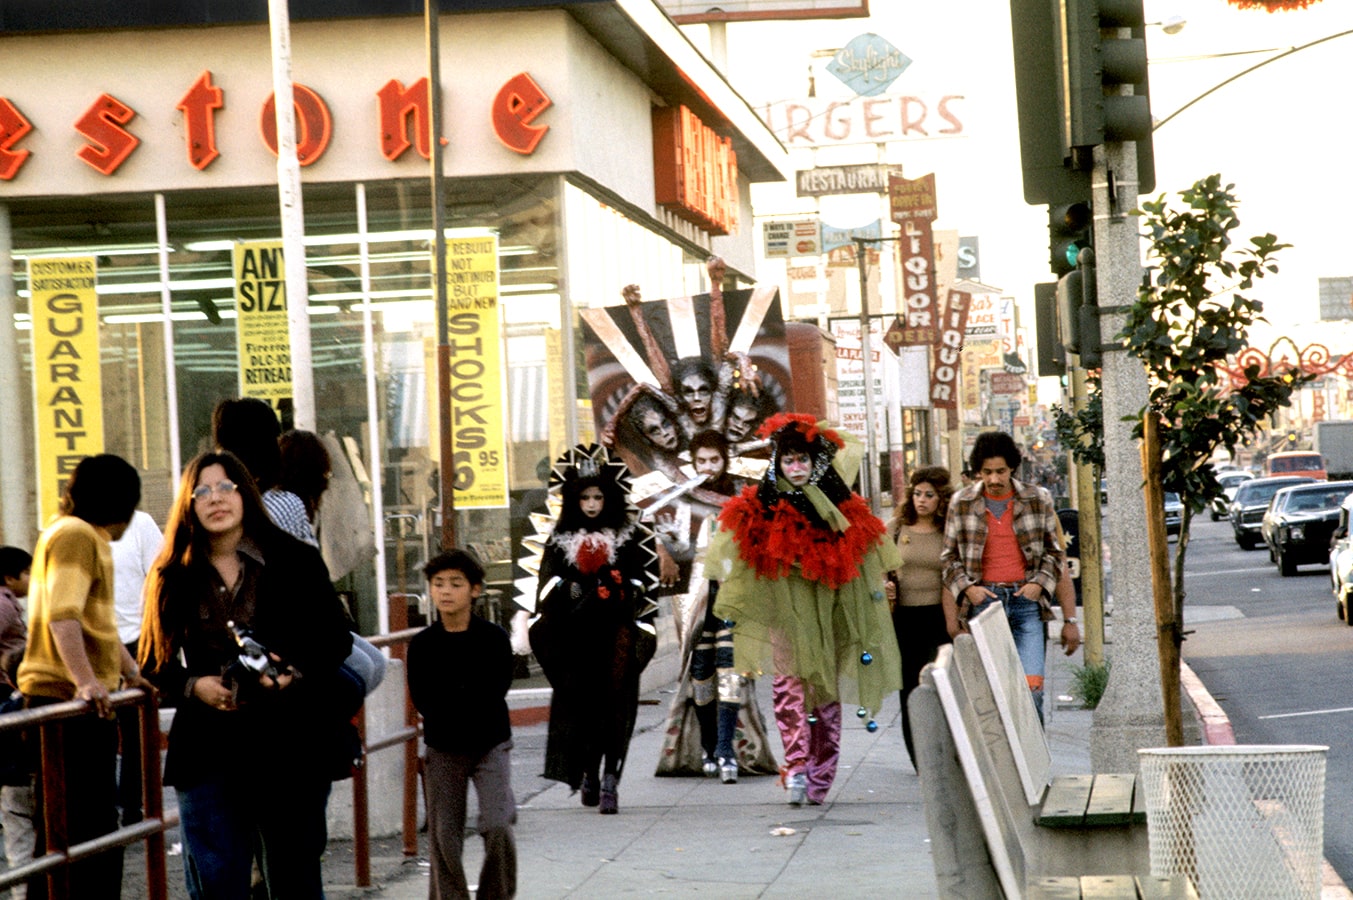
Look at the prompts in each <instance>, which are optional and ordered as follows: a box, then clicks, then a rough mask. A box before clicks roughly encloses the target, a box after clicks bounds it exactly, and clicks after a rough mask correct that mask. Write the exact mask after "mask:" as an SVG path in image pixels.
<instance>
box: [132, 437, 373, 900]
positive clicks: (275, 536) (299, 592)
mask: <svg viewBox="0 0 1353 900" xmlns="http://www.w3.org/2000/svg"><path fill="white" fill-rule="evenodd" d="M249 638H252V640H253V642H255V643H256V644H257V645H259V646H261V648H263V650H262V655H259V654H258V652H256V653H255V655H254V657H253V659H252V660H250V661H251V662H252V663H253V665H252V666H250V665H245V664H244V663H245V661H246V659H247V658H248V653H245V652H242V650H243V647H244V645H245V644H247V643H249V640H248V639H249ZM351 647H352V639H351V636H350V635H349V633H348V629H347V625H346V622H345V620H344V617H343V612H342V608H341V606H340V604H339V601H338V597H337V595H336V594H335V592H334V589H333V585H332V584H331V583H330V581H329V575H328V571H327V570H326V569H325V566H324V562H323V560H322V559H321V558H320V555H319V552H318V551H317V550H316V549H315V548H313V547H310V546H308V545H306V544H304V543H302V542H301V541H298V540H296V539H295V538H293V537H291V536H290V535H287V534H286V533H284V532H283V531H281V530H280V529H279V528H278V527H277V526H276V525H274V524H273V523H272V521H271V520H270V519H269V517H268V513H267V512H266V510H265V509H264V507H263V503H262V500H261V499H260V498H259V494H258V490H257V488H256V487H254V482H253V479H252V478H250V477H249V473H248V472H247V470H246V469H245V468H244V465H243V463H241V462H240V461H239V459H238V458H236V457H235V456H233V455H232V454H230V453H225V452H215V453H204V454H202V455H200V456H198V457H197V458H196V459H194V460H193V461H192V462H191V463H189V464H188V467H187V469H186V470H185V471H184V473H183V481H182V484H181V486H180V488H179V493H178V497H177V499H176V500H175V502H174V506H173V508H172V510H171V511H170V514H169V520H168V523H167V525H166V527H165V543H164V548H163V549H162V550H161V552H160V556H159V558H158V559H157V560H156V561H155V565H154V566H153V568H152V571H151V574H150V577H149V578H148V579H147V582H146V609H145V615H144V618H143V624H142V632H141V644H140V657H141V664H142V667H143V669H144V671H145V672H146V674H147V675H148V676H150V677H151V679H152V680H153V681H154V682H155V683H156V685H157V686H158V687H159V689H160V691H161V692H162V694H163V695H164V696H166V697H167V698H172V699H173V702H175V703H176V705H177V710H176V712H175V716H174V724H173V726H172V727H171V729H170V732H169V749H168V755H167V757H166V760H165V774H164V781H165V784H168V785H172V786H173V787H174V789H175V790H176V791H177V793H178V805H179V814H180V817H181V821H182V827H183V839H184V872H185V877H186V880H187V883H188V893H189V895H190V896H191V897H193V898H194V900H202V898H211V897H248V896H249V890H250V889H249V882H250V872H251V860H252V858H253V855H254V852H255V849H256V848H257V850H258V855H259V859H260V868H261V871H262V875H263V882H264V886H265V889H266V895H267V896H268V897H288V898H290V897H297V898H322V897H323V883H322V879H321V875H320V857H321V855H322V854H323V853H324V847H325V843H326V841H327V832H326V826H325V815H324V808H325V801H326V800H327V798H328V795H329V785H330V775H331V769H330V768H329V767H327V766H326V765H324V763H323V762H322V760H325V759H327V758H328V756H329V755H332V754H331V752H330V751H332V750H333V748H334V746H335V743H336V742H337V741H338V740H339V738H338V737H337V735H336V734H335V726H336V723H337V722H338V721H339V718H338V716H337V715H336V714H335V712H334V706H335V704H336V703H338V702H339V699H338V698H339V697H340V696H341V695H340V692H339V691H338V689H337V681H336V676H337V672H338V668H339V665H340V664H341V663H342V662H343V659H344V657H345V656H347V654H348V652H349V650H350V649H351ZM317 761H318V762H317Z"/></svg>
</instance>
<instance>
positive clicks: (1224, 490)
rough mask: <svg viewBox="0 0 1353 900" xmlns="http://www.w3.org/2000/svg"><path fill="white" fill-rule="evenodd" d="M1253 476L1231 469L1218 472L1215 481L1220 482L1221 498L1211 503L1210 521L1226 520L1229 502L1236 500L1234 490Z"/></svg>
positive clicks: (1229, 506) (1240, 470)
mask: <svg viewBox="0 0 1353 900" xmlns="http://www.w3.org/2000/svg"><path fill="white" fill-rule="evenodd" d="M1253 477H1254V476H1253V475H1251V474H1250V473H1249V472H1246V471H1244V470H1242V469H1231V470H1230V471H1227V472H1218V473H1217V481H1219V482H1221V496H1220V497H1217V498H1216V499H1214V500H1213V501H1212V509H1211V510H1210V515H1211V516H1212V521H1214V522H1220V521H1221V520H1222V519H1224V518H1226V516H1227V514H1228V513H1229V511H1230V508H1231V501H1232V500H1234V499H1236V488H1238V487H1240V486H1241V485H1242V484H1244V483H1245V482H1247V481H1249V480H1250V479H1252V478H1253Z"/></svg>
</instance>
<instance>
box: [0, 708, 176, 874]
mask: <svg viewBox="0 0 1353 900" xmlns="http://www.w3.org/2000/svg"><path fill="white" fill-rule="evenodd" d="M110 703H111V705H112V707H113V708H114V709H117V708H119V707H123V706H133V705H135V706H138V707H139V713H140V715H139V718H140V721H141V784H142V790H143V791H144V798H143V799H144V803H145V818H144V819H142V820H141V821H140V822H137V823H136V824H134V825H126V826H123V827H121V828H117V829H114V830H113V831H110V832H109V833H107V834H105V835H100V836H99V837H96V838H93V839H92V840H88V841H85V842H83V843H80V844H76V845H74V846H70V845H68V844H67V843H66V803H65V798H66V793H65V785H66V773H65V766H64V765H63V763H62V754H61V745H62V740H63V736H64V730H65V729H64V728H63V727H62V723H64V722H65V721H68V720H70V719H75V718H79V717H80V716H85V715H93V714H94V705H93V704H92V703H90V702H89V701H87V700H70V701H67V702H65V703H53V704H51V705H48V706H43V707H40V708H37V709H25V710H20V711H18V712H12V713H5V714H3V715H0V734H3V733H4V732H7V731H15V730H18V729H32V728H36V729H38V732H39V735H40V739H41V747H42V752H41V772H40V776H39V777H41V779H42V796H43V810H42V827H43V835H44V839H45V846H46V848H47V852H46V853H45V854H44V855H43V856H40V857H38V858H37V859H34V860H32V861H30V862H28V863H25V864H24V865H22V866H16V867H14V868H11V869H9V870H7V871H4V872H0V891H3V890H6V889H8V888H11V887H13V886H14V885H16V884H21V883H23V882H26V881H28V880H29V879H31V878H34V877H36V876H39V875H46V876H47V896H48V897H51V898H53V900H65V898H69V897H70V882H69V867H70V864H71V863H73V862H78V861H80V860H82V859H86V858H88V857H91V856H95V855H96V854H99V853H104V852H107V851H109V850H114V849H116V848H118V847H125V846H127V845H129V844H133V843H135V842H137V841H144V842H145V845H146V846H145V853H146V892H147V897H148V900H167V898H168V896H169V883H168V873H167V871H166V866H165V856H164V833H165V831H167V830H168V829H170V828H173V827H175V826H176V825H178V822H179V820H178V816H177V815H171V816H168V817H166V816H165V815H164V789H163V784H162V782H161V780H160V715H159V704H158V702H157V699H156V697H155V695H154V694H153V693H148V692H146V691H144V690H141V689H140V688H134V689H132V690H127V691H117V692H115V693H114V694H113V695H112V696H111V698H110Z"/></svg>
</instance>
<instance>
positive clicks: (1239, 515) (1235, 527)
mask: <svg viewBox="0 0 1353 900" xmlns="http://www.w3.org/2000/svg"><path fill="white" fill-rule="evenodd" d="M1313 481H1315V479H1314V478H1307V477H1305V476H1295V475H1293V476H1284V477H1278V478H1253V479H1251V480H1249V481H1247V482H1245V483H1244V484H1242V485H1241V486H1240V487H1238V488H1236V497H1235V499H1234V500H1232V501H1231V505H1230V507H1228V508H1227V515H1228V516H1229V517H1230V519H1231V530H1232V531H1233V532H1235V536H1236V543H1237V544H1239V545H1240V548H1241V549H1242V550H1253V549H1254V548H1255V547H1258V546H1259V544H1260V542H1261V541H1262V540H1263V537H1262V535H1261V534H1260V531H1259V529H1260V527H1261V526H1262V525H1263V521H1264V510H1266V509H1268V502H1269V501H1270V500H1272V499H1273V495H1274V494H1276V493H1277V492H1278V489H1279V488H1285V487H1291V486H1292V485H1294V484H1309V483H1311V482H1313Z"/></svg>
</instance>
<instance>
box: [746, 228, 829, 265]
mask: <svg viewBox="0 0 1353 900" xmlns="http://www.w3.org/2000/svg"><path fill="white" fill-rule="evenodd" d="M761 234H762V238H763V239H764V241H765V256H766V258H767V259H777V258H778V259H788V258H789V257H791V256H817V255H819V254H821V253H822V223H821V222H819V221H818V220H816V219H803V220H800V221H786V220H782V219H776V220H773V221H770V222H767V223H766V224H765V225H763V226H762V231H761Z"/></svg>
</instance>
